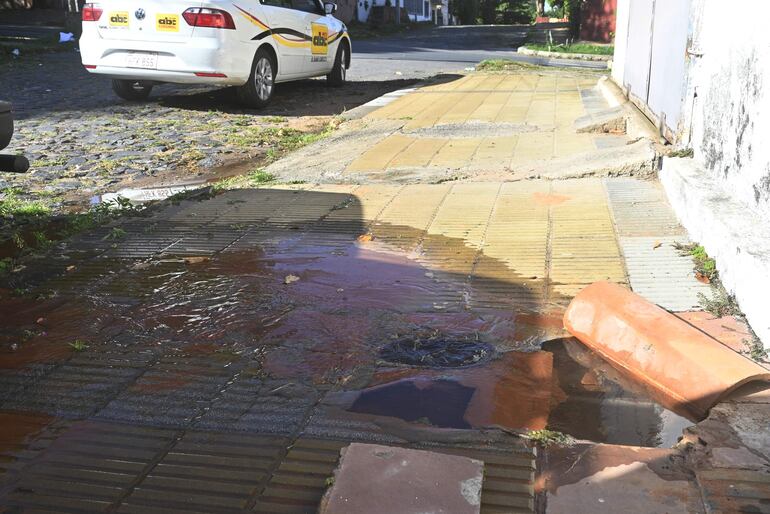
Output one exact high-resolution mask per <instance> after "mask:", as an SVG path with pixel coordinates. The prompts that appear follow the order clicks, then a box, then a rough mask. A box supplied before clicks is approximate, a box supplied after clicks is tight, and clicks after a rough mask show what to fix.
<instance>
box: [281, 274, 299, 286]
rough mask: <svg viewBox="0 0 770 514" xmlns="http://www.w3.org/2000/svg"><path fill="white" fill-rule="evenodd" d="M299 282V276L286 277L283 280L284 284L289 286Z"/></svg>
mask: <svg viewBox="0 0 770 514" xmlns="http://www.w3.org/2000/svg"><path fill="white" fill-rule="evenodd" d="M298 280H299V277H298V276H297V275H286V277H285V278H284V279H283V283H284V284H286V285H288V284H291V283H293V282H297V281H298Z"/></svg>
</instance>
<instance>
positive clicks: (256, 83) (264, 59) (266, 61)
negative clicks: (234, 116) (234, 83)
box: [238, 49, 275, 109]
mask: <svg viewBox="0 0 770 514" xmlns="http://www.w3.org/2000/svg"><path fill="white" fill-rule="evenodd" d="M274 90H275V62H274V61H273V56H272V55H270V53H269V52H268V51H267V50H264V49H260V50H258V51H257V55H256V56H255V57H254V66H253V67H252V69H251V76H250V77H249V81H248V82H247V83H245V84H244V85H242V86H241V87H239V88H238V98H239V99H240V101H241V102H242V103H244V104H246V105H248V106H249V107H254V108H257V109H258V108H260V107H264V106H266V105H267V104H269V103H270V100H271V99H272V98H273V91H274Z"/></svg>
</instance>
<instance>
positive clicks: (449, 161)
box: [428, 137, 481, 168]
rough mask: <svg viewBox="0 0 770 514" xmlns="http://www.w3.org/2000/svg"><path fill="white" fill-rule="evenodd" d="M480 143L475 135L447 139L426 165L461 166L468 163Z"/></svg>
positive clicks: (479, 139)
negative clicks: (472, 136)
mask: <svg viewBox="0 0 770 514" xmlns="http://www.w3.org/2000/svg"><path fill="white" fill-rule="evenodd" d="M480 144H481V138H477V137H474V138H458V139H447V140H446V142H445V143H444V146H442V147H441V149H440V150H439V151H438V153H436V155H434V156H433V159H431V161H430V163H429V164H428V166H432V167H442V168H443V167H447V168H463V167H465V166H467V165H468V164H469V163H470V161H471V158H472V157H473V155H474V154H475V153H476V149H477V148H478V147H479V145H480Z"/></svg>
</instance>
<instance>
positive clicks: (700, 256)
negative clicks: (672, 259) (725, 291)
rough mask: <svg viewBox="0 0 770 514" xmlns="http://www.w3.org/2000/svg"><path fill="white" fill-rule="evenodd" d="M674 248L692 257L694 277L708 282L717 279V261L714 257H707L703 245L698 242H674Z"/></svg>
mask: <svg viewBox="0 0 770 514" xmlns="http://www.w3.org/2000/svg"><path fill="white" fill-rule="evenodd" d="M674 248H676V249H677V250H679V253H681V254H682V255H689V256H690V257H692V260H693V263H694V264H695V276H696V278H698V279H699V280H701V281H703V282H709V283H710V282H713V281H715V280H717V279H719V272H718V271H717V263H716V261H715V260H714V259H712V258H711V257H709V255H708V253H706V249H705V248H704V247H703V245H699V244H698V243H691V244H687V245H683V244H681V243H674Z"/></svg>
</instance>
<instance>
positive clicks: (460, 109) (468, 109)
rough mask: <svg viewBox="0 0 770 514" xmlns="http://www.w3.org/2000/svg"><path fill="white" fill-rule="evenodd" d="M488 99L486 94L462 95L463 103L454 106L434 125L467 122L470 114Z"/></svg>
mask: <svg viewBox="0 0 770 514" xmlns="http://www.w3.org/2000/svg"><path fill="white" fill-rule="evenodd" d="M488 97H489V93H486V92H474V93H467V94H465V95H464V98H463V101H462V102H461V103H458V104H456V105H454V106H453V107H452V108H451V109H449V110H448V111H446V112H445V113H444V114H443V115H442V116H441V117H439V118H438V119H437V120H436V123H435V124H436V125H448V124H451V123H463V122H465V121H467V120H468V118H469V117H470V115H471V114H473V112H474V111H475V110H476V109H478V108H479V106H480V105H481V104H482V103H484V100H486V99H487V98H488Z"/></svg>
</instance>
